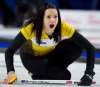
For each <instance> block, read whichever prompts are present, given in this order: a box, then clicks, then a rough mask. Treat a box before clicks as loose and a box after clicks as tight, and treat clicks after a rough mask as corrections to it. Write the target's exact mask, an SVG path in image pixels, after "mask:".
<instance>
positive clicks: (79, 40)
mask: <svg viewBox="0 0 100 87" xmlns="http://www.w3.org/2000/svg"><path fill="white" fill-rule="evenodd" d="M71 40H74V42H75V43H76V44H78V45H79V46H80V47H82V48H83V49H85V50H86V52H87V64H86V70H85V74H90V75H94V71H93V68H94V62H95V48H94V46H93V45H92V44H91V43H90V42H89V41H88V40H87V39H86V38H84V37H83V36H82V35H81V34H79V33H78V32H77V31H75V33H74V35H73V37H72V38H71Z"/></svg>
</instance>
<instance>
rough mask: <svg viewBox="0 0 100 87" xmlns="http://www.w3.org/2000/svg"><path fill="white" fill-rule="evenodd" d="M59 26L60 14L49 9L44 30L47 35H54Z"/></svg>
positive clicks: (45, 14)
mask: <svg viewBox="0 0 100 87" xmlns="http://www.w3.org/2000/svg"><path fill="white" fill-rule="evenodd" d="M57 24H58V12H57V10H56V9H52V8H50V9H47V10H46V11H45V13H44V19H43V30H44V31H45V32H46V33H47V34H49V35H50V34H52V33H53V32H54V30H55V28H56V26H57Z"/></svg>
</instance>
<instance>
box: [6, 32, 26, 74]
mask: <svg viewBox="0 0 100 87" xmlns="http://www.w3.org/2000/svg"><path fill="white" fill-rule="evenodd" d="M25 41H26V39H25V38H24V36H23V35H22V34H21V33H19V34H18V35H17V36H16V37H15V39H14V40H13V42H12V44H11V46H10V47H9V48H8V49H7V50H6V51H5V63H6V67H7V73H8V72H9V71H15V70H14V65H13V55H14V53H15V52H16V51H17V49H18V48H19V47H20V46H21V45H22V44H23V43H24V42H25Z"/></svg>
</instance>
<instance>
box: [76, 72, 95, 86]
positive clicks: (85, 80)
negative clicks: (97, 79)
mask: <svg viewBox="0 0 100 87" xmlns="http://www.w3.org/2000/svg"><path fill="white" fill-rule="evenodd" d="M92 79H93V76H92V75H89V74H85V75H84V76H83V77H82V78H81V80H80V82H79V83H78V85H79V86H90V85H91V84H92Z"/></svg>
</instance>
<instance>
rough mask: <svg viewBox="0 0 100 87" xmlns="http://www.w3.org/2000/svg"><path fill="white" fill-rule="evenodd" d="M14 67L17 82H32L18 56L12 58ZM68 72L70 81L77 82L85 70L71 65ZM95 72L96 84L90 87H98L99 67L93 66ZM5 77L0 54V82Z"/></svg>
mask: <svg viewBox="0 0 100 87" xmlns="http://www.w3.org/2000/svg"><path fill="white" fill-rule="evenodd" d="M14 65H15V70H16V74H17V77H18V80H23V79H25V80H32V79H31V77H30V76H29V74H28V73H27V71H26V69H25V68H24V67H23V65H22V63H21V61H20V57H19V55H15V56H14ZM69 70H70V71H71V73H72V80H75V81H79V80H80V78H81V77H82V76H83V74H84V70H85V63H77V62H75V63H73V64H71V65H70V66H69ZM95 72H96V75H95V76H94V80H95V81H96V82H98V83H97V85H96V86H92V87H100V83H99V79H100V75H99V74H100V65H99V64H98V65H97V64H95ZM5 76H6V67H5V61H4V53H0V81H1V80H3V79H4V78H5ZM0 87H76V86H66V85H43V84H42V85H39V84H38V85H37V84H35V85H33V84H32V85H29V84H27V85H26V84H25V85H3V84H0Z"/></svg>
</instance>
